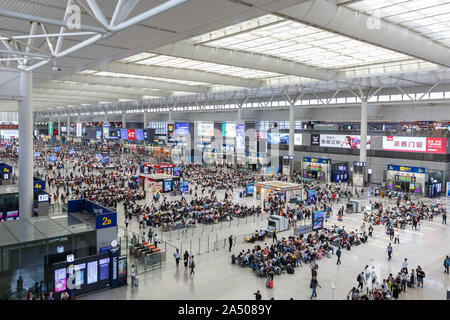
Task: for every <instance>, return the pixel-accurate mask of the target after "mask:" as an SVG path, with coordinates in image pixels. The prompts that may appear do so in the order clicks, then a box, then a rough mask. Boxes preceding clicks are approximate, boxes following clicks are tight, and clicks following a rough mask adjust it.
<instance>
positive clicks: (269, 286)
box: [266, 280, 273, 288]
mask: <svg viewBox="0 0 450 320" xmlns="http://www.w3.org/2000/svg"><path fill="white" fill-rule="evenodd" d="M266 287H267V288H273V281H272V280H267V281H266Z"/></svg>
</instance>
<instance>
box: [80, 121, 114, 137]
mask: <svg viewBox="0 0 450 320" xmlns="http://www.w3.org/2000/svg"><path fill="white" fill-rule="evenodd" d="M77 125H78V123H77ZM77 130H78V127H77ZM103 138H105V139H109V122H103Z"/></svg>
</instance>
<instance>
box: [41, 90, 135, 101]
mask: <svg viewBox="0 0 450 320" xmlns="http://www.w3.org/2000/svg"><path fill="white" fill-rule="evenodd" d="M33 94H35V95H47V96H49V97H52V96H54V97H59V96H73V97H85V98H98V99H103V100H105V99H106V100H108V99H115V100H119V99H129V100H139V99H140V98H141V96H140V95H128V94H114V93H104V92H90V91H81V90H59V89H43V88H35V89H33Z"/></svg>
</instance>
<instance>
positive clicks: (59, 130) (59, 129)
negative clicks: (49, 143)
mask: <svg viewBox="0 0 450 320" xmlns="http://www.w3.org/2000/svg"><path fill="white" fill-rule="evenodd" d="M58 136H61V117H58Z"/></svg>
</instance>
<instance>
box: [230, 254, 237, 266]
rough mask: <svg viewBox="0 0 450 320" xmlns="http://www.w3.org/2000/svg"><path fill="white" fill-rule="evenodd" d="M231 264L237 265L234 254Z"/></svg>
mask: <svg viewBox="0 0 450 320" xmlns="http://www.w3.org/2000/svg"><path fill="white" fill-rule="evenodd" d="M231 264H236V256H235V255H234V254H233V255H231Z"/></svg>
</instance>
